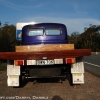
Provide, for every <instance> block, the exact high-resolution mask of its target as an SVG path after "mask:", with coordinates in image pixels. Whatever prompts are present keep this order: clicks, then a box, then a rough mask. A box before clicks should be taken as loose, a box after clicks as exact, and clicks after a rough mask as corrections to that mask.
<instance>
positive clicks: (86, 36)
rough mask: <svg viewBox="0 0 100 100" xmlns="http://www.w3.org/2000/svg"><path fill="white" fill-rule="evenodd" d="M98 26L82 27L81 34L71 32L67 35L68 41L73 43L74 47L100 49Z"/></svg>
mask: <svg viewBox="0 0 100 100" xmlns="http://www.w3.org/2000/svg"><path fill="white" fill-rule="evenodd" d="M99 32H100V26H96V25H90V27H89V28H84V32H83V33H82V34H77V33H74V36H73V33H72V34H71V36H69V41H70V42H71V43H74V44H75V48H78V49H84V48H90V49H91V50H92V51H93V52H96V51H100V33H99Z"/></svg>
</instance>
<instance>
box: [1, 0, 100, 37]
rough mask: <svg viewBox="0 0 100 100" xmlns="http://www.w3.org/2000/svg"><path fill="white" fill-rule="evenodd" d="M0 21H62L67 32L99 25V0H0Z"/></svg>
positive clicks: (80, 31) (11, 22) (80, 30)
mask: <svg viewBox="0 0 100 100" xmlns="http://www.w3.org/2000/svg"><path fill="white" fill-rule="evenodd" d="M0 21H1V23H2V24H4V23H5V22H9V24H13V25H16V23H18V22H24V23H26V22H46V23H47V22H50V23H52V22H53V23H62V24H65V25H66V27H67V31H68V34H69V35H70V34H71V33H73V32H79V33H82V32H84V28H85V27H89V26H90V24H92V25H100V0H0Z"/></svg>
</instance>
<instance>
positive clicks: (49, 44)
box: [0, 23, 91, 87]
mask: <svg viewBox="0 0 100 100" xmlns="http://www.w3.org/2000/svg"><path fill="white" fill-rule="evenodd" d="M16 39H17V40H21V41H22V44H21V45H19V46H15V52H0V59H6V60H7V85H8V86H13V87H18V86H21V84H22V78H23V77H24V78H25V79H29V78H54V77H59V78H61V79H63V78H65V77H66V76H67V74H71V76H72V77H70V78H71V81H72V84H84V61H83V56H88V55H90V54H91V50H90V49H75V48H74V44H69V43H68V37H67V28H66V26H65V25H64V24H60V23H17V25H16Z"/></svg>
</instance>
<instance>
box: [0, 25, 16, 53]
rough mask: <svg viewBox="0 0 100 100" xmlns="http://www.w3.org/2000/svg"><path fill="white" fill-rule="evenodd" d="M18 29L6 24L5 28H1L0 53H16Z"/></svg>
mask: <svg viewBox="0 0 100 100" xmlns="http://www.w3.org/2000/svg"><path fill="white" fill-rule="evenodd" d="M15 36H16V28H15V26H14V25H8V23H5V24H4V26H3V27H0V51H1V52H7V51H9V52H10V51H14V50H15V45H16V44H17V41H16V38H15Z"/></svg>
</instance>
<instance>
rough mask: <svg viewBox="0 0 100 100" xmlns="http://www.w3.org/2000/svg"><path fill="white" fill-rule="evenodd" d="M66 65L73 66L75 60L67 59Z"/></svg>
mask: <svg viewBox="0 0 100 100" xmlns="http://www.w3.org/2000/svg"><path fill="white" fill-rule="evenodd" d="M65 63H66V64H73V63H75V58H66V59H65Z"/></svg>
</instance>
